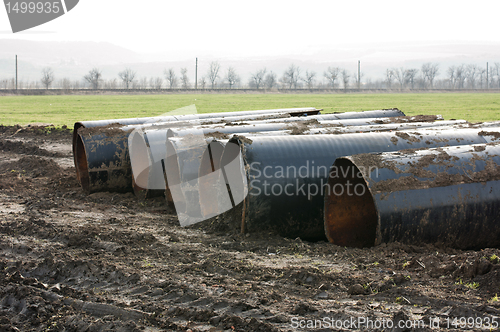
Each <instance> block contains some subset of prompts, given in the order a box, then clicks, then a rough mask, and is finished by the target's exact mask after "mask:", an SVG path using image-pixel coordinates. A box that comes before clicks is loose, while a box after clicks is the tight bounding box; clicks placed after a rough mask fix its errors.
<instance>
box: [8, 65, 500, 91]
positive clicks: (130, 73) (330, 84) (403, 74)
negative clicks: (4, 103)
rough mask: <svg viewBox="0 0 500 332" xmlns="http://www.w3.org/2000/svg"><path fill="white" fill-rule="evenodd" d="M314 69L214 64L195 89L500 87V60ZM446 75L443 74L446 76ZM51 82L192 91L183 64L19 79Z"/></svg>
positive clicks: (10, 83)
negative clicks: (378, 75)
mask: <svg viewBox="0 0 500 332" xmlns="http://www.w3.org/2000/svg"><path fill="white" fill-rule="evenodd" d="M322 74H323V75H321V74H317V73H316V72H315V71H312V70H305V72H304V71H302V70H301V68H300V67H299V66H296V65H295V64H293V63H292V64H291V65H290V66H289V67H288V68H287V69H286V70H285V71H284V72H283V74H282V76H281V77H279V78H278V75H277V74H276V73H274V72H273V71H268V70H267V69H266V68H262V69H259V70H256V71H255V72H253V73H250V77H249V79H248V83H247V85H246V86H245V85H244V84H242V82H241V78H240V75H239V74H238V73H237V71H236V70H235V68H234V67H231V66H230V67H228V68H227V69H226V70H225V71H223V70H222V67H221V65H220V63H219V62H217V61H213V62H211V63H210V66H209V68H208V70H207V71H206V73H205V75H203V76H201V77H198V80H197V84H196V87H197V88H201V89H205V88H211V89H216V88H229V89H232V88H241V87H245V88H247V87H248V88H250V89H276V88H277V89H290V90H293V89H338V88H342V89H348V88H366V89H401V90H403V89H435V88H439V89H485V88H500V63H495V64H494V65H492V66H489V67H488V68H487V69H486V68H483V67H480V66H478V65H475V64H461V65H458V66H457V65H454V66H450V67H448V68H447V69H446V70H445V71H443V73H442V75H441V78H440V79H439V78H438V76H439V75H440V74H441V71H440V66H439V64H438V63H431V62H428V63H424V64H423V65H422V66H421V67H420V68H405V67H400V68H388V69H386V71H385V77H384V78H383V79H378V80H375V81H372V80H371V79H369V78H368V79H364V80H363V82H361V79H362V78H363V76H364V75H363V73H361V74H360V75H359V76H358V73H357V72H356V73H353V72H349V71H348V70H346V69H345V68H340V67H334V66H330V67H328V68H327V69H326V70H325V71H324V72H323V73H322ZM443 76H444V78H443ZM53 86H56V87H58V88H62V89H79V88H84V87H90V88H92V89H119V88H124V89H177V88H182V89H191V88H193V87H194V84H192V83H191V81H190V78H189V75H188V70H187V68H181V70H180V75H178V73H176V71H175V70H174V68H169V69H165V70H164V71H163V77H150V78H147V77H142V78H138V76H137V73H136V72H135V71H134V70H132V69H131V68H125V69H124V70H123V71H121V72H119V73H118V77H117V78H113V79H108V80H105V79H104V78H103V75H102V71H101V70H100V69H99V68H92V69H91V70H89V72H88V73H87V74H86V75H84V76H83V80H82V81H78V80H76V81H71V80H69V79H67V78H63V79H60V80H58V81H56V79H55V75H54V71H53V70H52V68H50V67H47V68H43V69H42V73H41V78H40V81H39V82H28V83H26V82H22V81H21V82H18V87H19V88H34V89H39V88H45V89H49V88H51V87H53ZM12 88H15V81H14V79H4V80H0V89H12Z"/></svg>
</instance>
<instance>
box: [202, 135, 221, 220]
mask: <svg viewBox="0 0 500 332" xmlns="http://www.w3.org/2000/svg"><path fill="white" fill-rule="evenodd" d="M223 152H224V144H222V143H221V142H217V141H212V142H210V143H209V144H208V146H207V149H206V150H205V152H204V153H203V156H202V157H201V162H200V170H199V172H198V186H199V192H200V207H201V214H202V216H204V217H212V216H216V215H217V214H218V213H219V208H218V202H217V195H215V192H216V190H217V186H218V181H219V172H218V171H219V170H220V165H221V158H222V153H223Z"/></svg>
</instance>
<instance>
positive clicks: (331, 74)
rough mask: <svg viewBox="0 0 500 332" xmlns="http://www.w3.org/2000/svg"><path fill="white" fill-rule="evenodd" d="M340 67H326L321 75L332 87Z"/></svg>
mask: <svg viewBox="0 0 500 332" xmlns="http://www.w3.org/2000/svg"><path fill="white" fill-rule="evenodd" d="M339 74H340V68H339V67H328V69H327V70H326V71H325V72H324V73H323V76H324V77H325V78H326V79H327V80H328V84H329V85H330V86H331V87H332V88H334V87H335V81H336V80H337V78H338V77H339Z"/></svg>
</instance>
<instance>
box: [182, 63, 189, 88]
mask: <svg viewBox="0 0 500 332" xmlns="http://www.w3.org/2000/svg"><path fill="white" fill-rule="evenodd" d="M187 71H188V70H187V68H181V82H182V88H183V89H189V86H190V84H189V77H188V75H187Z"/></svg>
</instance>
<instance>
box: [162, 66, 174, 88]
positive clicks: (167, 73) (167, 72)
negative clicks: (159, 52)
mask: <svg viewBox="0 0 500 332" xmlns="http://www.w3.org/2000/svg"><path fill="white" fill-rule="evenodd" d="M163 74H164V75H165V78H166V79H167V82H168V87H169V89H173V88H175V87H177V76H176V75H175V71H174V69H173V68H170V69H169V70H166V69H165V71H164V72H163Z"/></svg>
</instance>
